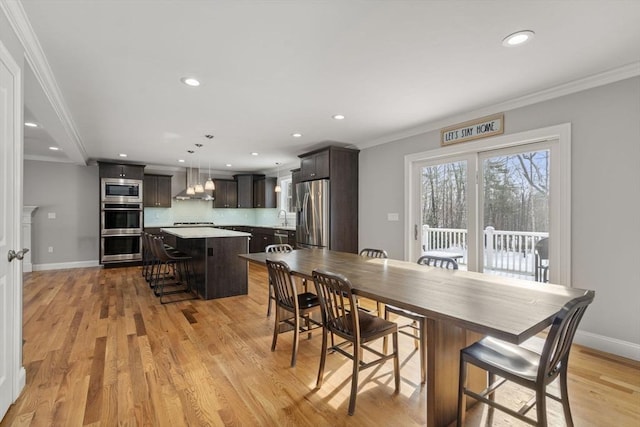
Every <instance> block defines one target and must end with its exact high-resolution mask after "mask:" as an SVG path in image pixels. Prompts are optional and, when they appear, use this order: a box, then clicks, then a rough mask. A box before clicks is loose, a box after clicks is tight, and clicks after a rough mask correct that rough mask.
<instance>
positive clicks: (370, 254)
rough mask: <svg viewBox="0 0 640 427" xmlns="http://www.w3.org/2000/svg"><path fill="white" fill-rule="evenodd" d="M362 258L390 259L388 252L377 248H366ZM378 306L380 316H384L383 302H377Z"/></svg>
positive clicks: (361, 253)
mask: <svg viewBox="0 0 640 427" xmlns="http://www.w3.org/2000/svg"><path fill="white" fill-rule="evenodd" d="M360 256H361V257H366V258H389V256H388V255H387V251H385V250H384V249H375V248H364V249H363V250H361V251H360ZM376 306H377V310H378V316H382V313H383V312H384V304H382V303H381V302H377V303H376Z"/></svg>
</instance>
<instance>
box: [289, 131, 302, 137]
mask: <svg viewBox="0 0 640 427" xmlns="http://www.w3.org/2000/svg"><path fill="white" fill-rule="evenodd" d="M291 136H292V137H294V138H302V134H301V133H298V132H296V133H292V134H291Z"/></svg>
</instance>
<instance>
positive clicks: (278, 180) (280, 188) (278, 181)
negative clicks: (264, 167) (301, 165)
mask: <svg viewBox="0 0 640 427" xmlns="http://www.w3.org/2000/svg"><path fill="white" fill-rule="evenodd" d="M276 165H277V166H278V178H277V179H276V188H275V189H274V191H275V192H276V193H280V192H282V187H280V162H276Z"/></svg>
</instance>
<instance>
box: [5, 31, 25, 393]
mask: <svg viewBox="0 0 640 427" xmlns="http://www.w3.org/2000/svg"><path fill="white" fill-rule="evenodd" d="M0 61H1V62H3V63H4V64H5V65H6V67H7V68H8V70H9V72H10V73H11V74H12V76H13V105H11V106H9V108H13V122H14V123H13V126H14V129H13V159H9V160H8V161H9V162H12V163H13V178H14V181H13V185H12V186H11V187H12V189H13V197H12V200H10V201H9V206H7V209H12V210H13V224H9V225H8V227H10V228H12V229H13V230H12V231H11V232H12V233H13V236H14V242H13V244H14V245H15V248H18V249H21V248H22V247H23V242H22V224H21V221H22V177H23V124H22V123H23V116H24V111H23V109H24V104H23V91H22V84H23V83H22V69H21V68H20V66H19V65H18V63H17V62H16V61H15V60H14V58H13V56H12V55H11V53H10V52H9V50H8V49H7V48H6V46H5V45H4V44H3V43H2V41H0ZM0 119H3V118H0ZM0 256H2V257H6V254H0ZM5 259H6V258H5ZM8 271H9V274H10V275H11V279H10V280H11V283H9V285H11V286H12V288H13V289H12V290H13V292H12V293H13V295H12V297H13V301H11V302H10V304H12V305H13V322H11V324H10V325H9V334H11V336H12V338H13V340H12V344H11V347H12V348H11V349H10V350H9V351H10V354H11V356H10V358H11V360H10V364H11V366H10V375H11V376H12V378H10V381H11V384H12V402H15V401H16V399H17V398H18V396H20V393H21V392H22V390H23V389H24V386H25V384H26V371H25V368H24V366H23V365H22V263H21V262H19V261H17V260H16V261H14V262H12V263H10V264H9V270H8Z"/></svg>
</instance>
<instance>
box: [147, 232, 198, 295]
mask: <svg viewBox="0 0 640 427" xmlns="http://www.w3.org/2000/svg"><path fill="white" fill-rule="evenodd" d="M151 242H152V243H151V250H152V252H153V254H154V257H155V258H156V259H157V260H158V263H157V267H156V268H155V275H154V276H153V280H152V282H153V283H152V288H153V293H154V294H155V295H156V296H157V297H159V299H160V303H161V304H166V303H170V302H178V301H185V300H190V299H195V298H197V295H196V294H195V293H194V292H193V289H192V285H191V260H192V257H191V256H189V255H187V254H185V253H183V252H180V251H178V250H175V249H174V250H172V251H168V250H167V248H165V245H164V241H163V240H162V238H161V237H153V239H152V240H151ZM167 286H169V287H170V289H169V290H167V289H166V287H167ZM180 293H187V294H189V296H188V297H186V298H181V299H171V300H170V301H163V298H164V297H166V296H167V295H173V294H180Z"/></svg>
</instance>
